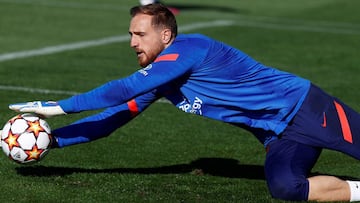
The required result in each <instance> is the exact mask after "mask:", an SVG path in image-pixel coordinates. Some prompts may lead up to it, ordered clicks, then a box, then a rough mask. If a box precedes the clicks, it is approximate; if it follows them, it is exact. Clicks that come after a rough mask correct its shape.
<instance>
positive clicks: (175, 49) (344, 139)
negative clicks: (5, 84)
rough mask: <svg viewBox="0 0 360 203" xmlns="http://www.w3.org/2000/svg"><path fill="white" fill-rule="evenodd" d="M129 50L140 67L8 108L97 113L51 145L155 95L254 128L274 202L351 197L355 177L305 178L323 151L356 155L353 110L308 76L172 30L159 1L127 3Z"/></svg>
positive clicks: (98, 128) (103, 131)
mask: <svg viewBox="0 0 360 203" xmlns="http://www.w3.org/2000/svg"><path fill="white" fill-rule="evenodd" d="M130 14H131V17H132V18H131V21H130V27H129V33H130V37H131V39H130V46H131V47H132V48H133V49H134V51H135V53H136V56H137V60H138V63H139V65H140V66H141V67H142V69H140V70H138V71H136V72H134V73H133V74H132V75H129V76H128V77H125V78H121V79H118V80H114V81H110V82H108V83H106V84H104V85H102V86H100V87H98V88H95V89H93V90H91V91H89V92H86V93H83V94H79V95H75V96H73V97H70V98H66V99H63V100H60V101H56V102H46V101H38V102H28V103H17V104H11V105H10V106H9V108H10V109H12V110H15V111H18V112H33V113H37V114H39V115H41V116H44V117H50V116H56V115H64V114H70V113H77V112H81V111H87V110H94V109H104V111H103V112H100V113H98V114H95V115H92V116H89V117H86V118H83V119H81V120H79V121H77V122H75V123H73V124H71V125H68V126H64V127H62V128H58V129H55V130H54V131H53V135H54V137H55V139H56V141H57V142H56V143H55V146H54V147H60V148H61V147H65V146H69V145H74V144H79V143H84V142H89V141H92V140H95V139H98V138H101V137H105V136H108V135H109V134H111V133H112V132H113V131H114V130H116V129H117V128H119V127H121V126H123V125H124V124H126V123H127V122H128V121H130V120H131V119H133V118H134V117H136V116H137V115H138V114H139V113H141V112H143V111H144V110H145V109H146V108H147V107H148V106H149V105H150V104H151V103H153V102H155V101H156V100H157V99H159V98H161V97H165V98H167V99H168V100H169V101H171V103H172V104H174V105H175V106H176V107H177V108H179V109H180V110H182V111H184V112H187V113H192V114H197V115H200V116H206V117H209V118H212V119H216V120H219V121H222V122H226V123H230V124H233V125H236V126H239V127H242V128H245V129H247V130H249V131H250V132H252V133H253V134H254V135H255V136H256V137H257V138H258V140H259V141H260V142H261V143H263V144H264V147H265V148H266V151H267V153H266V161H265V176H266V181H267V184H268V188H269V191H270V193H271V195H272V196H273V197H274V198H279V199H284V200H297V201H302V200H318V201H358V200H360V188H359V187H358V185H360V182H357V181H347V180H341V179H339V178H337V177H334V176H326V175H319V176H313V177H309V173H310V171H311V169H312V168H313V166H314V165H315V163H316V161H317V159H318V157H319V155H320V153H321V150H322V149H323V148H327V149H331V150H336V151H340V152H343V153H345V154H347V155H349V156H352V157H354V158H356V159H360V125H358V124H359V122H360V114H358V113H357V112H355V111H354V110H352V109H351V108H350V107H348V106H347V105H345V104H344V103H343V102H341V101H340V100H339V99H337V98H334V97H332V96H330V95H328V94H327V93H325V92H323V91H322V90H321V89H319V88H318V87H317V86H315V85H314V84H312V83H311V82H310V81H308V80H306V79H303V78H300V77H298V76H296V75H293V74H290V73H287V72H283V71H280V70H277V69H274V68H271V67H268V66H265V65H263V64H261V63H259V62H257V61H256V60H254V59H252V58H251V57H250V56H248V55H246V54H245V53H243V52H241V51H240V50H238V49H235V48H233V47H230V46H228V45H226V44H224V43H221V42H218V41H216V40H213V39H210V38H208V37H206V36H204V35H201V34H179V35H178V34H177V24H176V19H175V17H174V15H173V14H172V13H171V12H170V11H169V10H168V9H167V8H166V7H165V6H163V5H161V4H150V5H146V6H137V7H134V8H132V9H131V11H130Z"/></svg>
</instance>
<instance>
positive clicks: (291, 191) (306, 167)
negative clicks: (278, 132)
mask: <svg viewBox="0 0 360 203" xmlns="http://www.w3.org/2000/svg"><path fill="white" fill-rule="evenodd" d="M320 153H321V149H320V148H315V147H310V146H307V145H304V144H301V143H297V142H295V141H292V140H287V139H279V140H275V141H272V142H271V143H270V144H269V145H268V150H267V154H266V161H265V177H266V180H267V184H268V187H269V191H270V193H271V195H272V196H273V197H274V198H278V199H283V200H293V201H306V200H308V198H309V193H310V191H309V181H308V176H309V173H310V171H311V169H312V168H313V166H314V165H315V163H316V161H317V159H318V158H319V156H320Z"/></svg>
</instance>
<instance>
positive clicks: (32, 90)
mask: <svg viewBox="0 0 360 203" xmlns="http://www.w3.org/2000/svg"><path fill="white" fill-rule="evenodd" d="M0 90H6V91H16V92H30V93H40V94H58V95H68V96H72V95H76V94H79V92H74V91H63V90H49V89H40V88H31V87H20V86H7V85H0Z"/></svg>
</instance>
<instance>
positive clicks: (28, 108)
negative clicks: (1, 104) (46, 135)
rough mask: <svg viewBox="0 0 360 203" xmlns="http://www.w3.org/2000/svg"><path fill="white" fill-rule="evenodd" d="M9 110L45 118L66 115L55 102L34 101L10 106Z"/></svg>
mask: <svg viewBox="0 0 360 203" xmlns="http://www.w3.org/2000/svg"><path fill="white" fill-rule="evenodd" d="M9 109H11V110H14V111H17V112H21V113H35V114H37V115H39V116H40V117H44V118H49V117H52V116H57V115H64V114H66V113H65V112H64V110H63V109H62V108H61V107H60V106H59V105H58V103H57V102H54V101H34V102H25V103H16V104H10V105H9Z"/></svg>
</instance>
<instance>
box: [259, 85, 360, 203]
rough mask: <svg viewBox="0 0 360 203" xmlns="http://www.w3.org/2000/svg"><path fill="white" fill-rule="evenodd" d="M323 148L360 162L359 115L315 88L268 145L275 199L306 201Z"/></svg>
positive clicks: (268, 166) (268, 172)
mask: <svg viewBox="0 0 360 203" xmlns="http://www.w3.org/2000/svg"><path fill="white" fill-rule="evenodd" d="M323 148H327V149H331V150H337V151H340V152H343V153H345V154H348V155H350V156H352V157H354V158H357V159H360V114H358V113H357V112H355V111H354V110H353V109H351V108H350V107H348V106H347V105H345V104H344V103H343V102H341V101H340V100H338V99H337V98H335V97H332V96H330V95H328V94H327V93H325V92H324V91H322V90H321V89H319V88H318V87H316V86H314V85H312V86H311V88H310V90H309V93H308V95H307V97H306V99H305V101H304V103H303V105H302V106H301V108H300V110H299V112H298V113H297V114H296V116H295V117H294V118H293V120H292V121H291V123H290V124H289V126H288V127H287V128H286V129H285V131H284V132H283V133H282V134H281V135H280V138H279V139H278V140H275V141H272V142H270V143H269V145H268V150H267V155H266V162H265V175H266V179H267V184H268V187H269V190H270V192H271V194H272V196H273V197H275V198H279V199H285V200H307V198H308V193H309V183H308V180H307V178H308V176H309V173H310V171H311V169H312V168H313V167H314V165H315V163H316V161H317V159H318V157H319V156H320V153H321V149H323Z"/></svg>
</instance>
